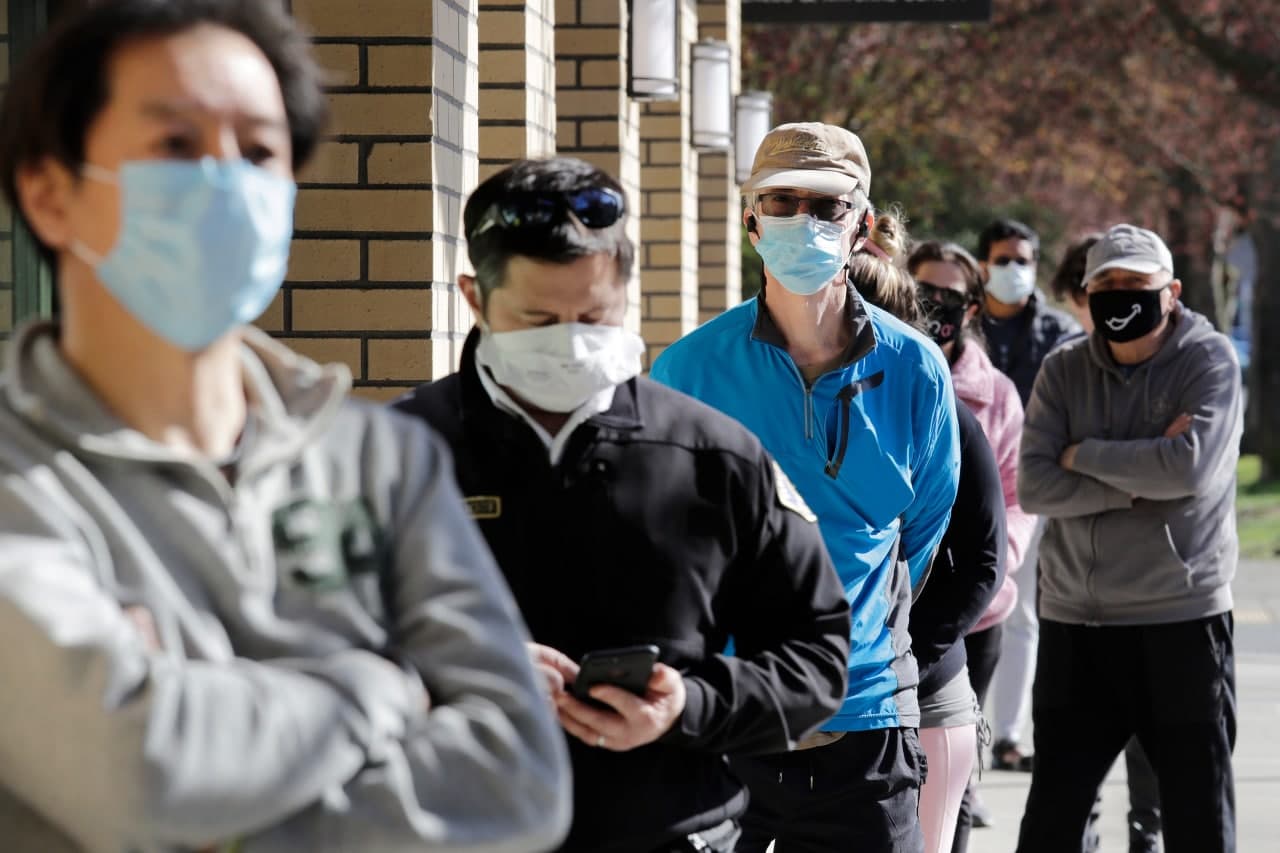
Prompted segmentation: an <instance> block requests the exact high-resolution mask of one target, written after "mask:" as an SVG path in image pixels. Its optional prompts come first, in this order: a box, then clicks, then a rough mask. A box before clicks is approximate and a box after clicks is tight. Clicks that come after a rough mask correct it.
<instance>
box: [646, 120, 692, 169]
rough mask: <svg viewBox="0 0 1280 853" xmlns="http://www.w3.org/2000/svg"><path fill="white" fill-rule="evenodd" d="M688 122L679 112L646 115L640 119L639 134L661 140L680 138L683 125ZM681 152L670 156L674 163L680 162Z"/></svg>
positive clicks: (685, 125)
mask: <svg viewBox="0 0 1280 853" xmlns="http://www.w3.org/2000/svg"><path fill="white" fill-rule="evenodd" d="M688 122H689V120H688V118H687V117H685V116H681V115H680V114H679V113H677V114H675V115H661V116H658V115H647V116H644V117H643V118H641V119H640V136H641V137H643V138H644V139H655V140H663V141H666V140H672V139H680V138H681V136H680V134H681V132H682V131H683V130H684V129H685V127H687V126H688ZM655 147H656V143H655ZM664 150H665V149H664ZM681 153H683V152H679V153H676V154H675V156H674V157H671V158H670V159H671V160H672V161H673V162H676V163H678V162H680V154H681ZM651 156H653V157H657V156H659V155H657V154H652V155H651ZM663 156H665V155H663Z"/></svg>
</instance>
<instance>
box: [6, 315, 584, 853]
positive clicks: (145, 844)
mask: <svg viewBox="0 0 1280 853" xmlns="http://www.w3.org/2000/svg"><path fill="white" fill-rule="evenodd" d="M242 353H243V365H244V372H245V379H246V388H247V392H248V395H249V401H250V422H249V425H248V426H247V427H246V430H245V437H244V439H243V440H242V442H241V452H240V454H239V458H238V461H237V462H236V463H235V465H234V478H233V480H229V478H228V477H227V476H225V475H224V474H223V473H222V472H221V471H220V470H219V468H218V467H215V465H213V464H211V463H210V462H208V461H206V460H202V459H196V458H193V457H191V456H183V455H179V454H177V453H175V452H173V451H171V450H169V449H167V448H165V447H163V446H161V445H159V444H156V443H154V442H152V441H150V440H148V439H147V438H146V437H144V436H142V435H141V434H140V433H137V432H135V431H133V430H131V429H129V428H128V427H126V426H125V425H124V424H122V423H120V422H119V421H118V420H116V419H115V418H114V417H113V416H112V415H111V414H110V413H109V412H108V411H107V410H106V409H105V408H104V407H103V405H102V404H101V403H100V402H99V401H98V399H97V398H96V397H95V396H94V395H93V394H92V393H91V392H90V391H89V390H88V389H87V388H86V386H85V385H84V384H83V383H82V382H81V380H80V379H79V378H78V376H77V375H76V374H75V373H74V372H73V371H72V370H71V369H70V368H69V367H68V365H67V364H66V363H65V361H64V360H63V359H62V357H61V354H60V352H59V350H58V347H57V344H56V340H55V331H54V329H53V328H52V327H51V326H48V325H37V326H31V327H28V328H26V329H25V330H24V331H23V332H22V333H21V334H20V335H19V336H18V337H17V339H16V340H15V341H14V342H13V347H12V350H11V353H10V357H9V365H8V371H7V375H6V376H5V378H4V379H3V381H0V841H2V843H0V847H2V848H3V849H4V850H6V851H9V850H12V851H16V852H17V853H24V852H25V851H39V853H57V851H72V850H85V851H102V853H122V851H148V852H149V851H170V850H180V849H192V848H205V847H210V846H219V845H226V846H227V847H230V846H232V845H236V846H235V849H237V850H244V851H245V853H258V851H285V850H289V851H308V853H310V852H311V851H378V853H396V851H409V850H426V849H430V850H442V851H443V850H449V851H495V852H496V851H534V850H545V849H547V848H549V847H552V846H554V845H555V844H556V843H557V842H558V840H559V839H560V838H561V837H563V834H564V832H565V830H566V829H567V826H568V818H569V815H568V810H569V794H570V790H569V777H568V761H567V755H566V750H565V747H564V743H563V736H562V734H561V733H560V730H559V727H558V725H557V724H556V721H555V719H554V717H553V716H552V714H551V711H550V709H549V706H548V703H547V701H546V699H545V698H543V697H542V696H541V695H540V693H539V690H538V688H537V684H536V682H535V679H534V672H533V670H532V667H531V665H530V663H529V659H528V656H527V653H526V651H525V647H524V641H525V638H526V635H525V631H524V628H523V626H522V624H521V622H520V619H519V616H518V614H517V612H516V610H515V607H514V605H513V603H512V600H511V598H510V595H509V593H508V592H507V589H506V587H505V584H504V583H503V582H502V580H501V576H500V575H499V573H498V570H497V567H496V566H495V565H494V563H493V559H492V557H491V556H490V554H489V551H488V549H487V548H486V546H485V544H484V541H483V539H482V538H481V537H480V536H479V534H478V532H477V531H476V529H475V526H474V525H473V523H472V522H471V520H470V519H469V518H468V517H467V514H466V511H465V509H464V508H463V505H462V502H461V500H460V499H459V497H458V494H457V492H456V488H455V486H454V477H453V473H452V470H451V465H450V460H449V456H448V453H447V450H446V449H445V448H444V447H443V445H442V444H441V443H440V442H439V441H438V440H437V439H436V438H435V437H434V436H433V435H432V434H431V433H430V432H429V431H428V430H427V429H426V428H424V427H423V426H422V425H421V424H420V423H418V422H416V421H414V420H412V419H409V418H405V417H401V416H398V415H397V414H396V413H394V412H391V411H387V410H384V409H381V408H376V407H373V406H369V405H362V404H359V403H357V402H353V401H348V400H347V399H346V391H347V389H348V386H349V377H348V376H347V375H346V373H345V372H344V370H342V369H340V368H334V367H323V368H322V367H320V366H318V365H315V364H313V363H311V362H309V361H306V360H304V359H302V358H300V357H298V356H296V355H294V354H293V353H292V352H290V351H289V350H287V349H285V348H284V347H282V346H280V345H278V344H276V343H274V342H273V341H271V340H270V339H269V338H267V337H266V336H265V335H262V334H261V333H257V332H255V331H253V330H246V333H245V345H244V347H243V349H242ZM233 483H234V484H233ZM148 618H149V621H150V622H153V623H154V628H155V634H156V635H157V636H158V640H159V643H158V646H159V648H155V647H154V646H155V644H154V643H149V642H148V641H147V640H146V631H145V630H139V627H138V623H139V622H140V621H141V622H144V623H145V622H146V621H147V620H148ZM390 660H395V661H397V662H398V665H397V664H395V663H391V662H390ZM424 688H425V689H424ZM428 697H429V701H430V710H429V711H428V710H427V702H428Z"/></svg>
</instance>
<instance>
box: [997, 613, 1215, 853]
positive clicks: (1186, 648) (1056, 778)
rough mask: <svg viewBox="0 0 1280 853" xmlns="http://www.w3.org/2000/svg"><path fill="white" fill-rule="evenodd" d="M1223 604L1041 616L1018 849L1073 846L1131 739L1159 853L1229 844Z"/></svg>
mask: <svg viewBox="0 0 1280 853" xmlns="http://www.w3.org/2000/svg"><path fill="white" fill-rule="evenodd" d="M1232 629H1233V623H1232V619H1231V614H1230V613H1223V614H1220V615H1218V616H1211V617H1208V618H1205V619H1197V620H1194V621H1190V622H1176V623H1171V624H1165V625H1141V626H1118V627H1088V626H1085V625H1064V624H1062V623H1060V622H1051V621H1047V620H1043V619H1042V620H1041V621H1040V649H1039V653H1038V655H1037V658H1036V678H1035V683H1034V685H1033V686H1032V691H1031V701H1032V705H1031V714H1032V718H1033V720H1034V723H1035V748H1036V759H1035V764H1034V769H1033V771H1032V774H1031V791H1030V792H1029V793H1028V795H1027V808H1026V812H1025V814H1024V816H1023V818H1022V829H1021V833H1020V835H1019V837H1018V851H1019V853H1077V851H1079V849H1080V844H1081V839H1082V837H1083V833H1084V829H1085V824H1086V822H1087V820H1088V817H1089V810H1090V808H1091V807H1092V805H1093V801H1094V797H1095V796H1096V794H1097V791H1098V785H1099V784H1101V783H1102V780H1103V779H1104V778H1105V777H1106V774H1107V771H1108V770H1109V769H1110V768H1111V765H1112V763H1113V762H1114V761H1115V759H1116V757H1117V756H1118V755H1119V754H1120V750H1122V749H1124V747H1125V744H1126V743H1127V742H1128V741H1129V739H1130V738H1131V737H1134V736H1136V737H1137V738H1138V741H1139V742H1140V743H1141V744H1142V747H1143V750H1144V751H1145V752H1146V754H1147V757H1148V758H1149V759H1150V761H1151V766H1152V768H1153V769H1154V770H1155V775H1156V780H1157V784H1158V787H1159V794H1160V802H1161V804H1162V805H1163V809H1162V818H1163V832H1164V845H1165V851H1166V853H1233V852H1234V851H1235V849H1236V817H1235V782H1234V778H1233V775H1232V769H1231V751H1232V749H1233V748H1234V746H1235V739H1236V697H1235V651H1234V646H1233V642H1232Z"/></svg>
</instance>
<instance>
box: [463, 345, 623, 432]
mask: <svg viewBox="0 0 1280 853" xmlns="http://www.w3.org/2000/svg"><path fill="white" fill-rule="evenodd" d="M479 345H480V327H479V326H476V327H474V328H472V330H471V332H470V334H468V335H467V340H466V343H465V344H463V346H462V361H461V364H460V365H459V366H458V373H459V374H460V376H459V381H460V382H461V383H462V413H461V414H462V421H463V423H465V424H467V425H468V426H476V427H479V428H480V429H485V430H489V431H494V430H493V429H492V428H493V427H495V426H498V425H501V424H508V425H514V427H515V428H518V429H521V430H528V427H527V426H526V425H525V424H524V423H523V422H522V421H521V420H520V419H519V418H517V417H515V416H514V415H510V414H508V413H507V412H504V411H502V410H501V409H499V408H498V407H497V406H496V405H494V402H493V400H492V399H491V398H490V397H489V392H487V391H485V390H484V385H483V384H482V383H481V382H480V374H479V370H480V365H479V364H477V363H476V347H477V346H479ZM637 397H638V390H637V387H636V380H634V379H631V380H628V381H627V382H624V383H622V384H621V385H619V386H618V387H617V390H616V391H615V392H614V394H613V403H612V404H611V405H610V406H609V408H607V409H605V410H604V411H603V412H600V413H599V414H596V415H592V416H591V417H589V418H587V419H586V420H585V421H583V424H584V425H586V424H591V425H592V426H595V427H603V428H606V429H616V430H628V431H629V430H638V429H641V428H642V427H643V426H644V420H643V419H642V418H641V416H640V405H639V400H638V399H637ZM508 428H509V427H508ZM497 431H499V432H501V431H503V429H502V428H499V429H498V430H497ZM530 432H532V431H531V430H530Z"/></svg>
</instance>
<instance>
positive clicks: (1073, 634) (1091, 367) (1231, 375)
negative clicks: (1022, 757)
mask: <svg viewBox="0 0 1280 853" xmlns="http://www.w3.org/2000/svg"><path fill="white" fill-rule="evenodd" d="M1085 281H1086V284H1087V292H1088V296H1089V311H1090V314H1091V316H1092V318H1093V322H1094V332H1093V333H1092V334H1091V335H1090V336H1089V337H1088V338H1080V339H1078V340H1076V341H1073V342H1070V343H1067V344H1065V345H1063V346H1062V347H1060V348H1059V349H1058V350H1056V351H1055V352H1053V353H1052V354H1050V355H1049V357H1048V358H1047V359H1045V362H1044V367H1043V368H1042V370H1041V372H1040V375H1039V377H1038V378H1037V379H1036V382H1035V389H1034V391H1033V392H1032V396H1031V402H1030V405H1029V406H1028V408H1027V418H1026V430H1025V432H1024V434H1023V439H1022V456H1021V465H1020V468H1019V472H1018V496H1019V498H1020V499H1021V501H1022V505H1023V507H1024V508H1026V509H1027V510H1028V511H1030V512H1035V513H1040V514H1042V515H1045V516H1048V517H1049V519H1050V520H1049V523H1048V528H1047V529H1046V531H1045V535H1044V541H1043V542H1042V543H1041V546H1040V589H1039V593H1040V595H1039V607H1040V618H1041V629H1040V650H1039V658H1038V662H1037V667H1038V669H1037V673H1036V681H1035V687H1034V689H1033V698H1032V707H1033V710H1032V714H1033V718H1034V722H1035V748H1036V751H1035V756H1036V758H1035V766H1034V770H1033V775H1032V782H1031V790H1030V793H1029V794H1028V796H1027V809H1026V814H1025V816H1024V818H1023V822H1022V829H1021V835H1020V837H1019V841H1018V850H1019V851H1020V853H1032V851H1034V853H1054V852H1055V851H1063V853H1067V851H1070V853H1076V851H1079V849H1080V839H1081V835H1082V832H1083V830H1084V827H1085V821H1086V819H1087V817H1088V815H1089V809H1090V806H1091V804H1092V802H1093V798H1094V795H1095V793H1096V791H1097V788H1098V785H1099V784H1100V783H1101V782H1102V779H1103V778H1104V777H1105V776H1106V773H1107V771H1108V770H1109V769H1110V767H1111V765H1112V762H1113V761H1114V760H1115V758H1116V756H1117V755H1118V754H1119V753H1120V751H1121V750H1122V749H1123V748H1124V745H1125V743H1126V742H1127V741H1128V740H1129V738H1130V737H1131V736H1134V735H1136V736H1137V738H1138V740H1139V741H1140V742H1141V743H1142V746H1143V748H1144V749H1145V750H1146V752H1147V755H1148V756H1149V757H1150V759H1151V763H1152V765H1153V766H1154V768H1155V771H1156V775H1157V778H1158V780H1159V786H1160V798H1161V800H1162V802H1163V805H1164V837H1165V846H1166V849H1167V850H1168V851H1170V853H1178V851H1196V853H1218V852H1219V851H1234V850H1235V790H1234V781H1233V776H1232V769H1231V751H1232V748H1233V746H1234V744H1235V731H1236V711H1235V671H1234V650H1233V644H1232V618H1231V606H1232V603H1231V587H1230V583H1231V579H1232V576H1233V575H1234V574H1235V568H1236V559H1237V550H1238V542H1237V539H1236V525H1235V489H1236V462H1237V459H1238V457H1239V443H1240V433H1241V420H1242V412H1241V398H1240V368H1239V365H1238V364H1237V362H1236V356H1235V352H1234V350H1233V349H1232V347H1231V344H1230V342H1229V341H1228V340H1227V338H1226V337H1225V336H1223V335H1221V334H1219V333H1218V332H1216V331H1215V330H1214V328H1213V326H1212V325H1211V324H1210V323H1209V321H1208V320H1206V319H1205V318H1204V317H1201V316H1199V315H1197V314H1194V313H1192V312H1191V311H1189V310H1187V309H1186V308H1185V307H1183V306H1182V304H1181V303H1180V302H1179V301H1178V296H1179V295H1180V293H1181V291H1182V284H1181V282H1179V281H1178V280H1177V279H1175V278H1174V277H1173V260H1172V257H1171V256H1170V253H1169V249H1168V248H1167V247H1166V246H1165V244H1164V242H1163V241H1162V240H1161V239H1160V238H1159V237H1158V236H1157V235H1156V234H1153V233H1152V232H1150V231H1147V230H1145V229H1142V228H1136V227H1134V226H1132V225H1117V226H1115V227H1113V228H1111V229H1110V230H1109V231H1108V232H1107V233H1106V234H1105V235H1104V236H1103V238H1102V239H1101V240H1100V241H1099V242H1098V243H1097V244H1095V245H1094V247H1093V248H1092V249H1090V250H1089V254H1088V259H1087V261H1086V269H1085Z"/></svg>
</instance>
